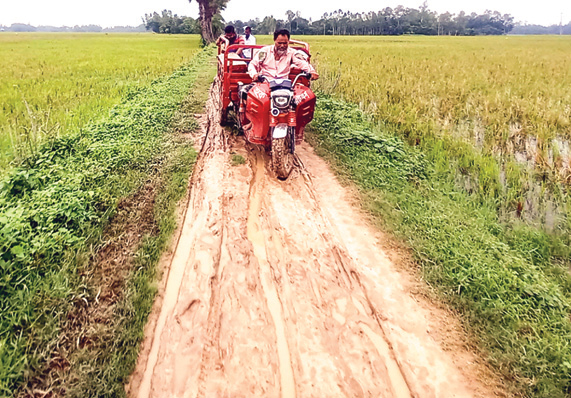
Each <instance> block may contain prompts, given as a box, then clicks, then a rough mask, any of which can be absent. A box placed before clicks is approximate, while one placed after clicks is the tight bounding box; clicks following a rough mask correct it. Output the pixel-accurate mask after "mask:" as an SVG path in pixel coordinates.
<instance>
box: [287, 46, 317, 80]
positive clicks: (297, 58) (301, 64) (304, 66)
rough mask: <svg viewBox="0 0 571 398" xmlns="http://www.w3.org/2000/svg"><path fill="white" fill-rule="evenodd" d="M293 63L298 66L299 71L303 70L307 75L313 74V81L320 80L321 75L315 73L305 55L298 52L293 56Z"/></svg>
mask: <svg viewBox="0 0 571 398" xmlns="http://www.w3.org/2000/svg"><path fill="white" fill-rule="evenodd" d="M291 60H292V63H293V64H294V65H295V66H297V67H298V68H299V69H301V70H302V71H304V72H307V73H311V78H312V79H313V80H317V79H319V74H318V73H317V72H316V71H315V68H314V67H313V66H312V65H311V64H310V63H309V62H307V61H306V60H305V59H304V57H303V55H302V54H300V53H299V52H296V53H295V54H293V57H292V58H291Z"/></svg>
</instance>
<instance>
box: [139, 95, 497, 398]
mask: <svg viewBox="0 0 571 398" xmlns="http://www.w3.org/2000/svg"><path fill="white" fill-rule="evenodd" d="M216 108H217V104H216V103H215V102H214V101H209V102H208V104H207V112H208V115H209V117H208V120H207V122H206V123H205V126H204V137H203V140H204V141H203V147H202V151H201V155H200V157H199V160H198V163H197V165H196V170H195V173H194V175H193V179H192V187H191V193H190V198H189V203H188V208H187V210H186V214H185V217H184V224H183V226H182V230H181V234H180V237H179V240H178V243H177V245H176V248H175V249H174V250H175V251H174V254H173V255H172V258H171V261H170V268H169V269H168V275H167V276H166V282H165V284H166V286H165V289H164V292H163V293H162V294H161V298H160V299H159V301H158V303H159V304H157V308H156V310H155V316H154V318H153V319H152V321H151V322H150V324H149V326H148V328H147V329H148V336H147V339H146V342H145V344H144V348H143V351H142V353H141V356H140V358H139V364H138V368H137V370H136V372H135V374H134V376H133V377H132V380H131V383H130V385H129V386H128V391H129V394H130V395H131V396H132V397H139V398H147V397H193V398H194V397H284V398H285V397H320V398H322V397H398V398H401V397H403V398H404V397H439V398H442V397H474V396H490V395H489V392H486V388H485V387H484V386H482V385H480V383H479V382H477V381H476V377H475V376H473V374H474V372H473V368H472V367H471V366H472V365H471V364H470V360H471V359H470V356H469V355H459V354H458V353H456V352H451V351H445V350H444V349H443V348H442V347H441V344H440V343H439V341H441V340H440V339H436V338H435V337H434V336H435V334H437V333H438V330H434V328H437V327H438V322H437V321H434V319H433V318H434V314H433V313H432V312H433V310H431V308H430V306H428V305H426V304H422V303H419V302H418V299H417V298H415V297H414V296H413V295H412V294H411V293H410V291H409V289H410V285H411V283H410V281H408V279H407V277H406V276H403V275H401V274H399V273H398V272H397V271H396V270H395V267H394V265H393V264H392V263H391V262H390V260H389V259H388V258H387V256H386V255H385V253H384V252H383V251H382V249H381V246H380V244H379V241H378V239H379V235H378V234H377V232H375V231H374V230H373V229H371V228H370V227H369V226H368V225H367V222H366V220H365V219H364V218H363V216H362V215H361V214H360V213H359V211H357V210H355V209H354V207H352V205H351V204H350V195H349V194H347V193H346V191H345V190H344V189H343V187H342V186H341V185H339V183H337V181H336V180H335V177H334V176H333V174H332V173H331V171H330V170H329V168H328V167H327V165H326V164H325V163H324V161H322V160H321V159H320V158H319V157H317V156H316V155H315V154H314V153H313V151H312V148H311V147H310V146H308V145H307V144H303V145H301V146H299V147H298V148H297V149H298V155H299V164H298V167H297V168H296V170H294V172H293V174H292V176H291V177H290V178H289V179H288V180H287V181H286V182H281V181H278V180H277V179H276V178H275V177H274V176H273V175H272V173H271V172H270V171H269V169H268V165H269V159H267V155H266V154H265V153H264V152H263V150H261V149H260V148H257V147H254V146H248V145H246V144H245V143H244V139H243V137H232V136H229V134H228V133H224V132H223V130H222V129H221V128H220V127H219V126H218V125H217V123H216V120H215V116H214V115H216ZM232 153H234V154H239V155H241V156H243V157H244V158H245V159H246V164H243V165H232V164H231V161H230V159H231V154H232Z"/></svg>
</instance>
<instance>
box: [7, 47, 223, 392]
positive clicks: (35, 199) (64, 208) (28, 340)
mask: <svg viewBox="0 0 571 398" xmlns="http://www.w3.org/2000/svg"><path fill="white" fill-rule="evenodd" d="M211 56H212V51H211V49H206V50H204V51H202V52H201V53H199V54H198V55H197V56H195V57H194V58H193V60H192V62H190V63H189V64H187V65H186V66H183V67H181V68H179V69H177V70H176V71H175V72H174V73H173V74H171V75H169V76H167V77H164V78H160V79H157V80H155V81H154V82H152V83H151V84H150V85H148V86H146V87H143V88H141V89H140V90H132V91H130V93H129V94H128V95H126V96H125V97H124V98H123V100H122V101H121V102H120V104H118V105H117V106H115V107H113V108H112V110H111V111H110V112H109V113H108V115H107V116H106V117H104V118H102V119H101V120H100V121H98V122H95V123H92V124H89V125H87V126H85V127H84V128H83V129H81V130H80V131H76V132H75V133H74V134H68V135H65V136H63V137H60V138H57V139H53V140H48V141H45V142H43V143H41V145H39V147H38V149H37V151H36V152H34V153H33V154H30V155H28V156H27V157H26V159H24V161H23V162H22V163H21V165H20V166H19V167H15V168H13V169H11V170H9V171H8V172H7V173H6V175H5V176H4V178H2V181H1V182H0V308H1V312H0V313H1V317H0V358H1V359H2V366H0V395H2V396H11V395H12V393H13V391H14V388H15V386H17V385H18V383H19V382H21V381H22V380H24V379H25V378H28V377H30V376H31V375H33V374H34V373H35V372H37V371H38V370H40V369H41V368H42V367H44V366H45V364H46V363H48V362H49V360H50V355H51V354H52V353H53V352H54V349H55V348H56V345H57V344H58V340H57V336H58V334H59V332H60V330H59V328H60V325H61V324H62V321H63V320H64V319H65V317H66V315H67V314H68V312H69V310H70V308H72V307H73V306H74V305H82V304H81V303H82V302H87V300H88V298H89V295H88V294H87V292H88V290H89V287H88V286H85V284H84V279H83V278H82V276H81V275H80V274H79V273H78V270H79V269H85V267H86V266H87V265H88V264H89V256H90V253H91V248H92V246H94V245H96V244H98V243H99V239H100V237H101V234H102V231H103V228H104V227H105V225H106V223H107V222H108V220H109V219H110V217H111V216H112V215H113V214H114V212H115V210H116V206H117V203H118V202H119V200H120V199H121V198H124V197H126V196H128V195H130V194H131V193H133V192H135V191H137V190H138V189H139V188H140V187H141V186H142V184H143V182H144V181H145V180H146V179H147V177H148V175H149V173H150V171H151V170H153V169H154V168H156V167H158V166H157V164H155V161H156V159H159V158H160V157H161V154H163V153H165V151H169V150H170V149H171V148H172V145H171V143H172V140H171V139H170V138H169V136H168V134H166V133H165V132H166V131H167V127H168V125H169V123H170V121H171V119H172V115H173V113H174V112H175V110H176V109H177V108H178V107H179V105H180V103H181V101H182V99H183V98H184V97H185V96H186V95H187V93H188V91H189V89H190V87H191V86H192V85H193V84H194V82H195V81H196V77H197V73H198V72H197V71H198V69H199V68H200V67H201V66H202V65H204V64H206V62H207V60H208V59H209V57H211ZM185 156H186V155H185ZM78 344H79V343H78Z"/></svg>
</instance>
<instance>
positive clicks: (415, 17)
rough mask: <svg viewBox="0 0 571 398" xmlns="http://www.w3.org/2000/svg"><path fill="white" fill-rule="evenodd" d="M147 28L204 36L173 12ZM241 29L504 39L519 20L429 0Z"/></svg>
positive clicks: (218, 27) (291, 15)
mask: <svg viewBox="0 0 571 398" xmlns="http://www.w3.org/2000/svg"><path fill="white" fill-rule="evenodd" d="M144 22H145V26H146V28H147V30H151V31H153V32H156V33H201V24H200V18H198V19H192V18H190V17H179V16H177V15H176V14H175V15H173V14H172V12H170V11H167V10H165V11H163V12H162V14H158V13H156V12H155V13H153V14H148V15H145V18H144ZM226 23H227V24H231V25H234V26H235V27H236V28H238V29H239V30H241V29H243V27H245V26H251V27H252V29H253V31H254V32H255V33H256V34H271V33H273V32H274V30H276V29H280V28H286V29H289V30H290V32H291V33H292V34H295V35H404V34H418V35H453V36H475V35H503V34H507V33H509V32H510V31H511V30H512V29H513V28H514V18H513V17H512V16H511V15H509V14H501V13H500V12H498V11H486V12H484V13H483V14H476V13H471V14H466V13H465V12H463V11H462V12H460V13H458V14H451V13H449V12H445V13H443V14H438V13H436V12H434V11H431V10H429V9H428V6H427V5H426V2H425V3H424V4H423V5H422V6H421V7H420V8H419V9H416V8H408V7H403V6H398V7H396V8H391V7H386V8H384V9H383V10H381V11H378V12H374V11H371V12H366V13H352V12H347V11H343V10H337V11H334V12H331V13H325V14H323V16H322V17H321V18H320V19H318V20H315V21H312V20H311V19H306V18H303V17H302V16H301V13H300V12H299V11H298V12H293V11H291V10H288V11H287V12H286V15H285V18H284V19H276V18H274V17H273V16H266V17H264V18H263V19H261V20H260V19H259V18H256V19H251V20H249V21H240V20H237V21H229V22H226ZM224 24H225V21H224V20H223V19H222V17H221V15H220V14H219V13H217V14H215V15H214V16H213V18H212V30H213V32H214V33H215V34H220V32H221V31H222V28H223V26H224Z"/></svg>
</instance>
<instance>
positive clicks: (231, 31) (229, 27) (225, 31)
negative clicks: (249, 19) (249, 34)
mask: <svg viewBox="0 0 571 398" xmlns="http://www.w3.org/2000/svg"><path fill="white" fill-rule="evenodd" d="M235 32H236V31H235V30H234V27H233V26H232V25H228V26H226V27H225V28H224V33H235Z"/></svg>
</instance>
